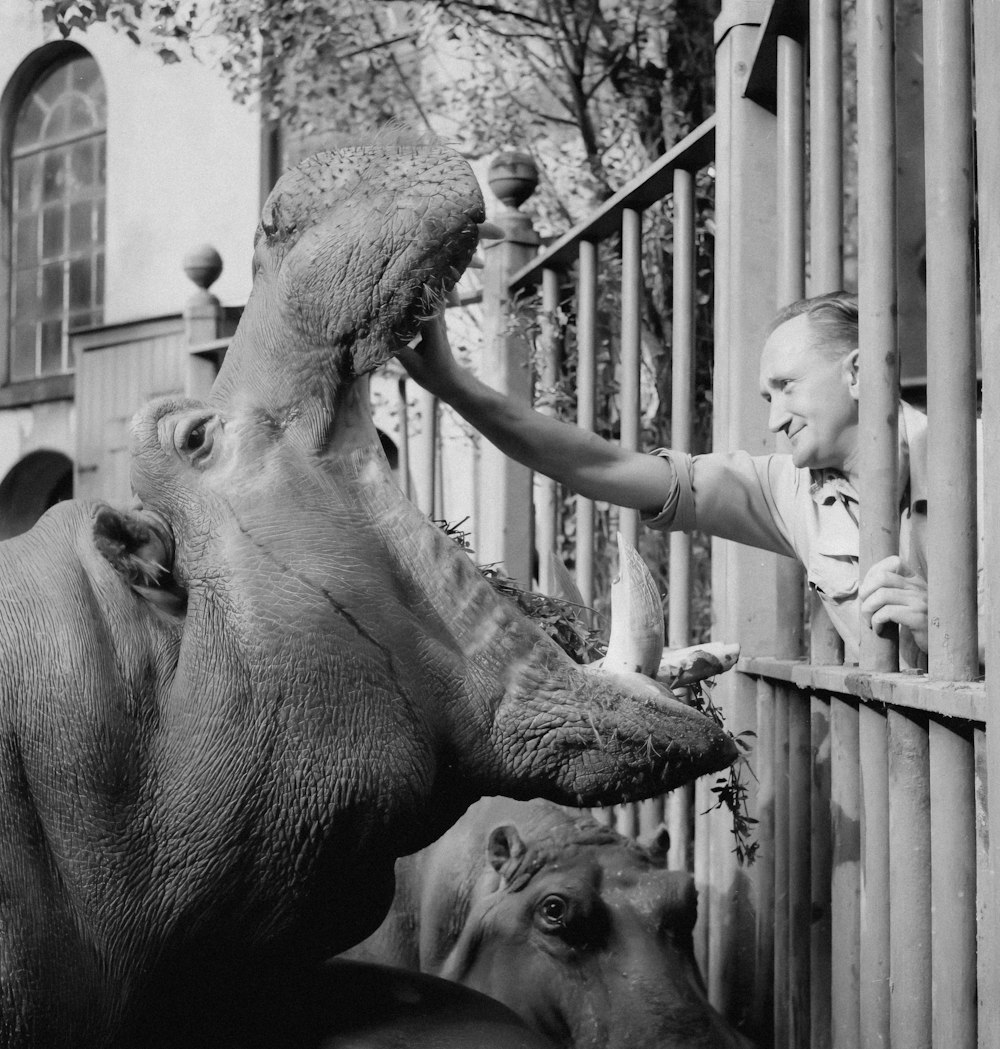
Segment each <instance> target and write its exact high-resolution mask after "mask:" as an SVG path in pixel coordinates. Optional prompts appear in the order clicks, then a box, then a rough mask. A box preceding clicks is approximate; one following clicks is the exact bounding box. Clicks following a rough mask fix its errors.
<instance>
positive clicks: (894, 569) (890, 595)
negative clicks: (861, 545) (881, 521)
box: [858, 557, 927, 652]
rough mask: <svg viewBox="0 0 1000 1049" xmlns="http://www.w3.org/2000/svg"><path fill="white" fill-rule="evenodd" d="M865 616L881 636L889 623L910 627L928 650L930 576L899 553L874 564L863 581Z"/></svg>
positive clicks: (920, 643)
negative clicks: (911, 565)
mask: <svg viewBox="0 0 1000 1049" xmlns="http://www.w3.org/2000/svg"><path fill="white" fill-rule="evenodd" d="M858 596H859V597H860V598H861V617H862V619H863V620H864V622H865V623H867V624H870V625H871V627H872V629H873V630H874V631H875V633H876V634H879V635H880V636H881V633H882V629H883V627H884V626H885V625H886V623H898V624H899V625H900V626H905V627H908V628H909V630H910V633H912V634H913V640H914V641H915V642H916V643H917V647H918V648H919V649H920V650H921V651H922V652H926V651H927V580H926V579H924V578H923V577H922V576H919V575H917V573H916V572H914V571H913V569H912V568H910V566H909V565H908V564H907V563H906V562H905V561H903V560H902V559H901V558H899V557H886V558H884V559H883V560H882V561H879V562H878V563H877V564H875V565H872V567H871V568H870V569H869V570H868V574H867V575H866V576H865V578H864V581H863V582H862V584H861V587H860V590H859V593H858Z"/></svg>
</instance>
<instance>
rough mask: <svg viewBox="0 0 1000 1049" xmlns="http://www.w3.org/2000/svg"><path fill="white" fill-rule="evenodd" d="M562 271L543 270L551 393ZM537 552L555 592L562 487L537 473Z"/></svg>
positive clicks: (543, 362)
mask: <svg viewBox="0 0 1000 1049" xmlns="http://www.w3.org/2000/svg"><path fill="white" fill-rule="evenodd" d="M558 309H559V273H558V271H557V270H553V269H543V270H542V314H541V318H540V323H541V341H542V352H541V358H540V361H539V370H538V375H537V382H538V389H537V390H536V397H537V395H538V392H548V391H551V390H552V389H554V388H555V386H556V384H557V383H558V381H559V325H558V323H557V322H556V313H557V311H558ZM537 407H538V411H540V412H542V413H543V414H544V415H550V416H555V414H556V410H555V406H554V405H553V404H552V403H551V401H549V402H548V403H544V402H543V403H542V404H540V405H538V406H537ZM534 481H535V553H536V555H537V559H538V584H539V588H540V589H541V591H542V593H543V594H555V593H556V592H557V589H558V586H557V583H556V580H555V578H554V573H553V568H552V558H553V556H555V554H556V548H557V545H558V540H557V537H558V535H559V486H558V484H556V482H555V481H553V480H552V478H550V477H544V476H542V474H535V478H534Z"/></svg>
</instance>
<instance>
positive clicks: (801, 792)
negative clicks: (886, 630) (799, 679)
mask: <svg viewBox="0 0 1000 1049" xmlns="http://www.w3.org/2000/svg"><path fill="white" fill-rule="evenodd" d="M784 691H785V694H786V698H787V702H788V1042H787V1044H788V1046H789V1049H809V1043H810V972H809V959H810V942H809V941H810V935H809V934H810V928H811V925H812V877H811V861H812V852H811V849H810V848H808V847H807V843H808V842H809V839H810V832H811V823H812V819H811V807H812V801H811V798H810V784H811V781H812V775H811V772H812V761H811V753H810V750H811V748H810V725H809V707H810V702H809V695H808V693H806V692H801V691H799V690H797V689H796V690H791V689H785V690H784Z"/></svg>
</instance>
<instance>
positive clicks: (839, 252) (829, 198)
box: [808, 0, 844, 663]
mask: <svg viewBox="0 0 1000 1049" xmlns="http://www.w3.org/2000/svg"><path fill="white" fill-rule="evenodd" d="M809 27H810V29H809V67H810V75H809V283H808V293H809V294H810V295H822V294H824V293H826V292H830V291H837V290H838V289H840V288H842V287H843V286H844V159H843V154H844V116H843V95H844V90H843V71H842V62H843V53H842V52H843V32H842V29H841V15H840V0H810V5H809ZM809 656H810V659H811V660H812V661H813V662H814V663H842V662H843V661H844V643H843V641H842V639H841V637H840V635H839V634H838V633H837V631H836V629H835V627H834V626H833V624H832V623H831V622H830V617H829V616H828V615H827V612H826V609H825V608H824V607H823V603H822V602H821V601H820V600H819V598H818V597H817V595H816V594H815V593H811V594H810V602H809Z"/></svg>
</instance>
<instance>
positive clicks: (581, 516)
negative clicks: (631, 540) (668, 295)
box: [576, 240, 597, 606]
mask: <svg viewBox="0 0 1000 1049" xmlns="http://www.w3.org/2000/svg"><path fill="white" fill-rule="evenodd" d="M577 280H578V288H577V300H576V332H577V353H578V355H579V356H578V359H577V373H576V384H577V386H576V424H577V426H579V427H580V428H581V429H582V430H587V431H590V432H592V431H593V429H594V417H595V412H596V394H597V389H596V387H597V245H596V244H594V243H592V242H591V241H587V240H584V241H581V242H580V262H579V273H578V276H577ZM576 585H577V588H578V589H579V591H580V595H581V597H582V598H583V603H584V604H585V605H587V606H590V605H592V604H593V603H594V502H593V500H592V499H585V498H584V497H583V496H582V495H578V496H577V497H576Z"/></svg>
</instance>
